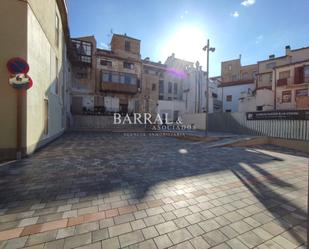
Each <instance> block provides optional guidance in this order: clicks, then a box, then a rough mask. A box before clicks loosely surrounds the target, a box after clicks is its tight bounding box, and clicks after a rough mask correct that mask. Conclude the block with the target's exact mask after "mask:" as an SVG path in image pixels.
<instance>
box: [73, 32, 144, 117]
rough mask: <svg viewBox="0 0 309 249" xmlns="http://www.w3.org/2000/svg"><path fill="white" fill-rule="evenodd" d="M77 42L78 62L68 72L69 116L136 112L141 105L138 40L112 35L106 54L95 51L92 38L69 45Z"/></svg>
mask: <svg viewBox="0 0 309 249" xmlns="http://www.w3.org/2000/svg"><path fill="white" fill-rule="evenodd" d="M79 41H80V42H81V44H82V46H84V48H83V49H79V47H76V46H75V47H76V49H75V54H76V51H77V54H78V56H77V58H79V60H77V63H76V64H75V65H74V66H73V69H72V71H73V75H74V77H73V84H72V112H73V114H81V113H88V114H94V113H100V114H103V113H104V114H111V113H114V112H120V113H131V112H137V111H139V110H140V109H141V108H142V104H141V103H142V102H143V101H142V100H143V99H142V94H141V92H142V88H141V79H142V60H141V55H140V40H138V39H135V38H132V37H129V36H127V35H126V34H124V35H120V34H113V36H112V40H111V49H110V50H107V49H99V48H97V47H96V40H95V37H81V38H77V39H73V40H72V43H73V44H78V42H79ZM77 46H80V45H77ZM73 47H74V45H73Z"/></svg>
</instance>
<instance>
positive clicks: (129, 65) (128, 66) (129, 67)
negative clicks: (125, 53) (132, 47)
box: [123, 61, 134, 69]
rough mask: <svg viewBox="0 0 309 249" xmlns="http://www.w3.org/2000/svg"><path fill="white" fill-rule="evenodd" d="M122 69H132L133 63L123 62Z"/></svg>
mask: <svg viewBox="0 0 309 249" xmlns="http://www.w3.org/2000/svg"><path fill="white" fill-rule="evenodd" d="M123 68H127V69H134V63H131V62H126V61H125V62H123Z"/></svg>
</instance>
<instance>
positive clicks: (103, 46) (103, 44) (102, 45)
mask: <svg viewBox="0 0 309 249" xmlns="http://www.w3.org/2000/svg"><path fill="white" fill-rule="evenodd" d="M100 48H104V49H107V48H109V46H108V44H106V43H105V42H100Z"/></svg>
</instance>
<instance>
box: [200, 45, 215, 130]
mask: <svg viewBox="0 0 309 249" xmlns="http://www.w3.org/2000/svg"><path fill="white" fill-rule="evenodd" d="M203 50H204V51H206V53H207V54H206V56H207V61H206V94H205V97H206V110H205V136H207V133H208V113H209V51H210V52H215V50H216V49H215V48H211V47H210V44H209V39H207V44H206V46H204V47H203Z"/></svg>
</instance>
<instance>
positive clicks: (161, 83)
mask: <svg viewBox="0 0 309 249" xmlns="http://www.w3.org/2000/svg"><path fill="white" fill-rule="evenodd" d="M159 93H164V81H163V80H160V81H159Z"/></svg>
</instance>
